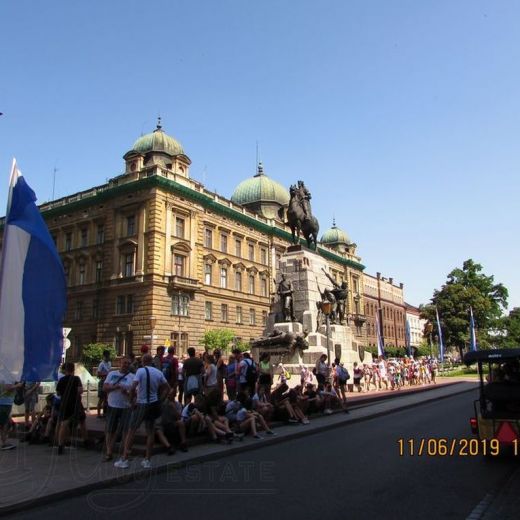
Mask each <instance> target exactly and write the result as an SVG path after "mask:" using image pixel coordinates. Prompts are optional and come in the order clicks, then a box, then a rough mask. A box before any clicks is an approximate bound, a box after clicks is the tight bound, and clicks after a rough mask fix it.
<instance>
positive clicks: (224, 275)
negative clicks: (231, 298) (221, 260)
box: [220, 267, 228, 289]
mask: <svg viewBox="0 0 520 520" xmlns="http://www.w3.org/2000/svg"><path fill="white" fill-rule="evenodd" d="M227 274H228V273H227V268H226V267H221V268H220V287H222V289H227Z"/></svg>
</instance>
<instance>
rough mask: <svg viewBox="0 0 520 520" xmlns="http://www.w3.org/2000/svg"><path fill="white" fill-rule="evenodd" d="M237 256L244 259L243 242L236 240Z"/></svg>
mask: <svg viewBox="0 0 520 520" xmlns="http://www.w3.org/2000/svg"><path fill="white" fill-rule="evenodd" d="M235 256H238V258H242V240H238V238H237V239H236V240H235Z"/></svg>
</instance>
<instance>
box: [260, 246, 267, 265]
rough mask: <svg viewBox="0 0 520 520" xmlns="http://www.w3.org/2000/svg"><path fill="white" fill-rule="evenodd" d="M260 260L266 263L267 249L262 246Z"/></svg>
mask: <svg viewBox="0 0 520 520" xmlns="http://www.w3.org/2000/svg"><path fill="white" fill-rule="evenodd" d="M260 262H262V264H264V265H267V249H265V248H264V247H262V249H260Z"/></svg>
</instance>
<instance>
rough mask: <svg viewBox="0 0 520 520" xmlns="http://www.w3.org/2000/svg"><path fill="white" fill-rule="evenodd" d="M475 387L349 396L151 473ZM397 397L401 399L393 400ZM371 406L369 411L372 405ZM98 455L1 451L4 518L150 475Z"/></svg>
mask: <svg viewBox="0 0 520 520" xmlns="http://www.w3.org/2000/svg"><path fill="white" fill-rule="evenodd" d="M475 388H476V385H475V384H473V383H470V382H456V381H450V383H448V384H442V383H439V384H437V385H430V386H425V387H418V388H417V389H415V388H413V389H411V390H400V391H394V392H372V394H361V395H356V396H353V395H352V394H349V395H350V397H351V399H350V406H351V408H352V413H351V414H349V415H346V414H344V413H336V414H334V415H332V416H312V417H311V424H309V425H301V424H296V425H283V426H278V427H276V433H277V435H276V436H274V437H266V438H264V439H261V440H257V439H252V438H246V439H244V441H242V442H235V443H233V444H232V445H215V444H200V445H197V446H194V447H192V448H190V451H189V452H188V453H182V452H177V453H176V454H175V455H173V456H172V457H168V456H167V455H166V454H159V455H156V456H154V457H153V460H152V463H153V466H154V467H153V470H152V472H159V471H161V472H163V471H168V470H173V469H174V468H175V467H178V465H184V464H186V463H197V462H201V461H210V460H214V459H219V458H221V457H223V456H225V455H226V454H230V453H239V452H242V451H248V450H251V449H257V448H260V447H262V446H265V445H267V444H272V443H276V442H284V441H287V440H288V439H291V438H295V437H300V436H304V435H309V434H312V433H317V432H319V431H323V430H327V429H331V428H335V427H338V426H341V425H344V424H346V423H354V422H359V421H363V420H367V419H370V418H374V417H378V416H381V415H385V414H388V413H392V412H394V411H396V410H402V409H405V408H409V407H413V406H417V405H420V404H423V403H425V402H428V401H432V400H437V399H442V398H445V397H449V396H451V395H453V394H455V393H460V392H467V391H471V390H473V389H475ZM392 397H398V398H397V399H391V398H392ZM370 403H372V404H371V405H370V406H367V405H368V404H370ZM89 426H91V427H92V428H94V427H96V429H97V427H99V428H100V429H102V427H103V426H104V421H100V420H98V419H96V418H95V416H90V417H89ZM101 459H102V454H101V452H100V451H92V450H83V449H68V450H66V451H65V454H64V455H62V456H58V455H57V453H56V450H55V449H53V448H48V447H46V446H41V445H27V444H25V443H22V444H18V446H17V449H16V450H12V451H4V452H0V490H1V491H0V514H5V513H7V512H14V511H18V510H21V509H25V508H28V507H32V506H34V505H36V504H42V503H44V502H51V501H53V500H58V499H60V498H64V497H69V496H74V495H78V494H83V493H86V492H88V491H90V490H93V489H97V488H106V487H108V486H113V485H116V484H118V483H123V482H126V481H128V480H131V479H136V478H143V477H145V476H147V475H149V474H150V470H143V469H142V468H141V465H140V462H141V460H142V458H141V457H135V458H134V459H133V460H132V461H131V464H130V468H129V469H127V470H119V469H116V468H114V466H113V463H103V462H102V461H101Z"/></svg>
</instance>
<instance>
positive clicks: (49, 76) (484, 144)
mask: <svg viewBox="0 0 520 520" xmlns="http://www.w3.org/2000/svg"><path fill="white" fill-rule="evenodd" d="M519 19H520V3H518V2H516V1H506V0H500V1H491V0H489V1H479V0H459V1H453V0H450V1H446V0H435V1H434V0H431V1H427V0H421V1H419V2H418V1H417V0H395V1H391V0H379V1H376V0H372V1H370V0H359V1H351V0H324V1H322V2H316V1H312V2H311V1H307V0H298V1H297V0H291V1H288V0H285V1H284V0H262V1H261V2H260V1H256V2H253V1H246V0H204V1H203V0H199V1H197V0H184V1H179V0H164V1H160V0H149V1H147V2H146V3H145V2H142V1H139V2H138V1H134V0H124V1H123V0H111V1H110V2H106V1H101V0H91V1H89V2H85V1H79V0H67V1H65V0H59V1H58V0H57V1H49V2H34V1H28V0H17V1H16V2H2V3H1V4H0V24H1V27H0V46H1V47H0V49H1V52H0V70H1V77H2V81H1V82H0V112H3V113H4V115H3V116H2V117H1V118H0V171H4V172H5V177H4V178H5V182H4V183H3V186H4V187H3V188H1V189H0V207H5V200H6V192H7V182H8V174H9V167H10V161H11V157H12V156H16V158H17V160H18V163H19V167H20V169H21V170H22V173H23V174H24V175H25V177H26V178H27V180H28V182H29V184H30V185H31V186H32V187H33V189H34V190H35V191H36V193H37V195H38V198H39V202H44V201H47V200H50V199H51V197H52V179H53V169H54V168H57V174H56V196H57V197H59V196H64V195H67V194H71V193H74V192H76V191H79V190H83V189H87V188H89V187H91V186H94V185H98V184H102V183H104V182H105V181H106V179H107V178H110V177H113V176H115V175H118V174H119V173H121V172H122V169H123V160H122V156H123V154H124V153H125V152H126V151H128V150H129V149H130V148H131V146H132V144H133V142H134V141H135V139H136V138H137V137H139V135H141V134H142V133H147V132H149V131H151V130H153V129H154V128H155V123H156V118H157V115H158V114H160V115H161V116H162V118H163V126H164V129H165V130H166V131H167V132H168V133H169V134H170V135H173V136H174V137H176V138H177V139H178V140H179V141H180V142H181V143H182V144H183V146H184V149H185V151H186V153H187V154H188V155H189V156H190V158H191V160H192V162H193V164H192V167H191V174H192V177H194V178H196V179H198V180H201V181H203V182H204V183H205V184H206V186H207V187H208V188H209V189H212V190H216V191H217V192H218V193H220V194H222V195H225V196H227V197H229V196H231V194H232V192H233V189H234V188H235V186H236V185H237V184H238V183H239V182H240V181H241V180H243V179H244V178H246V177H249V176H251V175H253V174H254V170H255V160H256V142H257V141H258V142H259V149H260V158H261V160H262V161H263V163H264V170H265V172H266V173H267V174H268V175H270V176H271V177H273V178H275V179H276V180H278V181H279V182H281V183H282V184H284V185H285V186H289V185H290V184H293V183H294V182H296V180H298V179H303V180H305V182H306V184H307V185H308V187H309V189H310V190H311V192H312V196H313V199H312V203H313V211H314V213H315V214H316V215H317V217H318V219H319V220H320V225H321V230H322V231H325V229H327V228H328V227H329V226H330V225H331V223H332V218H333V215H334V216H335V217H336V221H337V223H338V225H339V226H340V227H342V228H343V229H344V230H345V231H346V232H347V233H348V235H349V236H350V237H351V239H352V240H353V241H354V242H356V243H357V244H358V253H359V254H360V255H361V257H362V261H363V263H364V264H365V265H366V266H367V271H368V272H370V273H372V274H375V272H376V271H380V272H381V273H382V274H383V276H391V277H393V278H394V279H395V280H396V281H397V282H401V281H402V282H403V283H404V284H405V296H406V299H407V300H408V301H409V302H410V303H412V304H419V303H424V302H427V301H428V300H429V298H430V297H431V296H432V292H433V289H434V288H438V287H440V286H441V285H442V283H443V282H444V281H445V280H446V275H447V274H448V272H449V271H450V270H451V269H453V268H454V267H459V266H461V265H462V263H463V261H464V260H466V259H467V258H473V259H474V260H475V261H477V262H479V263H481V264H482V265H483V266H484V271H485V272H486V273H487V274H494V275H495V279H496V280H497V281H499V282H502V283H504V284H505V285H506V286H507V287H508V289H509V291H510V307H512V306H520V275H519V274H518V273H519V271H518V264H519V256H520V245H519V241H518V240H517V239H515V236H516V233H515V232H516V231H517V228H518V222H519V216H520V210H519V204H518V200H519V180H518V177H519V176H518V172H519V170H520V147H519V146H518V140H519V136H520V96H519V89H518V86H519V83H520V81H519V80H520V72H519V63H520V33H519V32H518V20H519ZM1 185H2V183H0V186H1ZM2 213H3V212H2Z"/></svg>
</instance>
